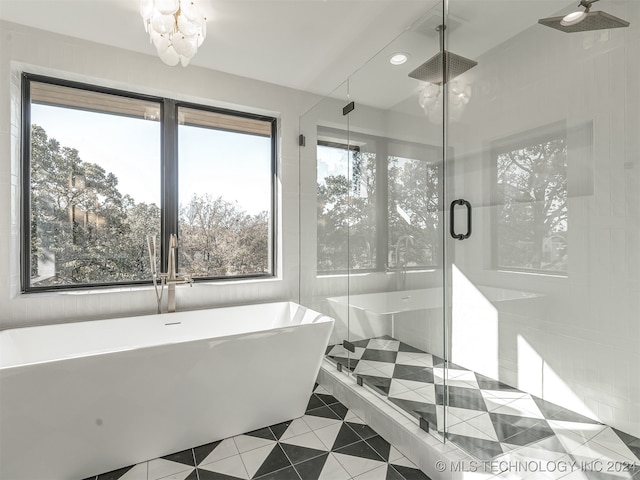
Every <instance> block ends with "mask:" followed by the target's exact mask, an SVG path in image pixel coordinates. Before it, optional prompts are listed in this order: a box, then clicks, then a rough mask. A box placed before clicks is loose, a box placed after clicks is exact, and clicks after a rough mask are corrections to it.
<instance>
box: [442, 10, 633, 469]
mask: <svg viewBox="0 0 640 480" xmlns="http://www.w3.org/2000/svg"><path fill="white" fill-rule="evenodd" d="M448 3H449V15H448V28H447V36H446V48H447V49H448V50H449V51H450V52H454V53H455V54H458V55H461V56H463V57H465V58H469V59H472V60H473V61H475V62H477V65H475V66H472V67H471V68H469V69H468V70H466V71H463V72H456V73H458V75H457V76H455V77H454V76H453V75H452V76H451V77H450V78H449V82H448V84H447V90H448V94H447V96H446V98H447V100H448V104H447V110H448V111H447V114H446V120H447V121H446V124H445V125H446V131H445V136H446V145H447V152H449V153H448V158H447V170H448V172H447V178H446V181H447V188H446V190H447V197H446V203H447V208H448V209H449V212H448V214H447V223H448V225H447V227H446V230H447V234H448V238H447V248H446V250H447V252H446V260H445V269H446V271H447V282H446V288H447V289H450V290H449V291H450V294H449V296H448V305H449V308H448V309H447V335H448V344H447V349H448V353H449V355H448V358H449V360H450V362H451V363H449V365H448V369H447V394H448V395H447V428H446V438H447V440H448V441H451V442H453V443H455V444H456V445H458V446H460V447H461V448H463V449H464V450H465V451H467V452H468V453H470V454H471V455H472V456H473V457H474V458H476V459H478V460H493V459H497V458H500V459H503V458H510V459H517V460H521V459H532V460H539V461H541V460H543V459H553V460H554V461H561V460H563V459H567V458H569V457H568V455H569V454H571V455H572V456H573V457H572V458H574V459H575V460H576V461H579V462H581V461H584V462H593V461H601V462H603V465H606V462H607V461H610V462H625V461H626V462H635V463H640V459H639V458H638V453H639V452H638V449H637V445H638V444H639V443H638V442H640V440H638V438H637V437H639V436H640V419H639V418H638V413H637V412H638V411H639V406H640V393H639V389H638V387H637V384H638V382H637V378H639V377H638V375H639V373H638V365H640V363H639V360H640V358H639V357H638V350H637V344H638V341H639V340H640V326H639V324H640V322H638V318H639V312H640V304H639V301H638V297H639V295H638V292H640V288H639V287H640V283H639V280H640V276H639V273H638V272H639V271H640V209H638V201H639V200H640V163H639V159H640V143H639V140H638V132H640V116H639V114H638V112H640V95H639V93H638V79H639V78H640V67H639V59H640V4H639V3H638V2H636V1H635V0H628V1H625V0H620V1H613V0H611V1H603V2H600V3H598V4H597V6H598V9H597V10H606V11H607V13H609V14H610V15H614V16H616V17H619V18H621V19H626V20H627V21H630V22H631V25H630V26H628V27H624V26H619V28H607V29H599V30H592V29H587V30H586V31H578V32H575V33H566V32H562V31H559V30H557V29H554V28H549V27H548V26H545V25H543V24H540V23H538V20H539V19H544V18H548V17H555V16H560V17H562V16H563V15H565V14H567V13H569V12H571V11H572V10H575V9H576V8H575V3H576V2H568V1H566V2H565V1H560V2H558V1H554V2H506V1H503V2H495V1H488V0H486V1H485V0H477V1H474V2H468V1H462V0H450V1H449V2H448ZM595 7H596V6H595V5H594V7H593V9H592V10H596V8H595ZM470 18H473V19H474V21H473V22H469V21H468V19H470ZM558 23H559V21H558ZM452 73H453V72H452ZM612 360H613V362H614V364H612V363H611V361H612ZM614 365H615V366H614ZM618 368H620V370H618ZM630 378H635V379H636V380H633V381H630ZM611 427H613V428H611ZM550 452H551V453H550ZM495 473H498V472H495ZM624 478H627V477H624Z"/></svg>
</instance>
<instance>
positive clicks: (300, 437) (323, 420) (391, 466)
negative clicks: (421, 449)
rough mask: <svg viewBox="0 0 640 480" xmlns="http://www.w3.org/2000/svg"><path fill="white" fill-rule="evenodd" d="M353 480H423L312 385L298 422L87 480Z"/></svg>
mask: <svg viewBox="0 0 640 480" xmlns="http://www.w3.org/2000/svg"><path fill="white" fill-rule="evenodd" d="M398 343H399V342H395V344H394V343H393V341H391V342H389V341H384V342H377V343H376V344H375V345H376V350H378V351H380V352H385V353H386V352H391V351H392V350H390V349H393V348H396V350H397V347H398V345H397V344H398ZM380 380H385V379H380ZM434 408H435V407H434ZM356 478H358V479H365V478H367V479H374V478H375V479H384V480H414V479H415V480H429V477H427V476H426V475H425V474H424V473H422V472H421V471H420V470H419V469H418V468H417V467H416V466H415V465H413V464H412V463H411V462H410V461H409V459H407V458H406V457H405V456H404V455H402V454H401V453H400V452H399V451H398V450H397V449H396V448H395V447H394V446H393V445H391V444H390V443H389V442H387V441H386V440H385V439H384V438H382V437H381V436H380V435H378V433H377V432H376V431H375V430H373V429H372V428H371V427H369V426H368V425H367V424H366V423H365V422H364V421H363V420H362V419H361V418H360V417H358V416H357V415H356V414H355V413H354V412H353V411H350V410H349V409H348V408H347V407H346V406H345V405H343V404H342V403H340V402H339V401H338V400H337V399H336V398H335V397H333V396H332V395H330V394H329V393H328V392H327V391H326V390H325V389H324V388H322V387H321V386H318V385H316V387H315V388H314V392H313V393H312V394H311V397H310V399H309V404H308V406H307V411H306V412H305V415H304V416H303V417H301V418H297V419H292V420H290V421H287V422H283V423H279V424H276V425H271V426H270V427H267V428H262V429H259V430H255V431H253V432H247V433H244V434H242V435H237V436H235V437H232V438H227V439H224V440H219V441H217V442H212V443H209V444H206V445H200V446H195V447H194V448H192V449H188V450H184V451H181V452H176V453H174V454H171V455H166V456H164V457H162V458H157V459H153V460H149V461H147V462H142V463H139V464H137V465H131V466H128V467H124V468H121V469H118V470H115V471H112V472H107V473H103V474H100V475H97V476H95V477H90V479H92V480H170V479H172V480H234V479H243V480H253V479H256V480H257V479H260V480H352V479H356ZM86 480H89V479H86Z"/></svg>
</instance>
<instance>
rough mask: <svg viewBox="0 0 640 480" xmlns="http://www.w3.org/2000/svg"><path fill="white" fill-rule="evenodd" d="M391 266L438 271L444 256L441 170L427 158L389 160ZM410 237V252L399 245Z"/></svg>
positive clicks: (395, 158)
mask: <svg viewBox="0 0 640 480" xmlns="http://www.w3.org/2000/svg"><path fill="white" fill-rule="evenodd" d="M387 165H388V173H389V175H388V178H389V202H388V210H389V213H388V219H389V235H388V238H389V241H388V246H389V265H390V266H395V265H397V262H399V261H402V262H403V264H404V265H406V266H407V267H409V268H411V267H435V266H437V265H438V264H439V261H438V259H439V258H440V255H441V250H440V248H439V245H440V244H441V233H439V232H438V228H439V225H440V213H439V209H440V202H439V199H440V190H441V189H442V184H441V182H440V168H439V164H438V163H436V162H435V161H428V160H427V159H425V158H420V159H416V158H404V157H400V156H389V157H388V162H387ZM403 237H408V238H409V239H410V240H409V242H410V243H409V245H408V250H406V251H405V249H403V250H398V252H399V253H398V255H399V256H400V255H404V258H395V252H396V248H395V247H396V245H397V244H398V242H400V241H401V239H402V238H403Z"/></svg>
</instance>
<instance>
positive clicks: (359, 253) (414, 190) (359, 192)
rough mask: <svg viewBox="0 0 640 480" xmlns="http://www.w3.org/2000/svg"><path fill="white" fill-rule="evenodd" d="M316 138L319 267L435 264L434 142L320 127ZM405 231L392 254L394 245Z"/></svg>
mask: <svg viewBox="0 0 640 480" xmlns="http://www.w3.org/2000/svg"><path fill="white" fill-rule="evenodd" d="M318 136H319V138H321V140H319V141H318V145H317V208H318V211H317V219H318V230H317V232H318V233H317V259H318V260H317V269H318V273H320V274H333V273H341V272H346V271H347V270H351V271H361V272H367V271H384V270H386V269H387V268H393V267H395V266H396V264H397V262H398V261H402V263H403V264H404V265H406V266H407V267H408V268H414V269H421V268H428V267H434V266H437V265H438V258H439V255H440V249H439V247H438V246H439V245H440V243H441V242H440V238H439V235H438V233H437V229H438V228H439V227H438V225H439V198H440V193H439V192H440V189H441V188H442V182H441V180H440V168H439V161H440V160H441V154H440V153H439V150H438V149H437V148H435V147H430V146H427V145H419V144H414V143H411V142H399V141H397V140H391V139H387V138H383V137H375V136H371V135H364V134H358V133H353V132H350V133H349V144H347V142H346V141H344V140H342V141H340V140H338V139H344V137H345V133H344V132H340V131H339V130H335V129H330V128H321V129H319V132H318ZM403 237H404V238H406V237H410V238H411V240H410V241H409V245H408V248H405V247H404V245H403V248H402V249H401V255H402V258H401V259H395V252H396V248H395V247H396V245H397V243H398V242H399V241H400V240H401V238H403Z"/></svg>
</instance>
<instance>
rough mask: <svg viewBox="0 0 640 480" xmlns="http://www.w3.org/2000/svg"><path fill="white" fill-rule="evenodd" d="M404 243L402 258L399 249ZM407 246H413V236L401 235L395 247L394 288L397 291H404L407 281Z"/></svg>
mask: <svg viewBox="0 0 640 480" xmlns="http://www.w3.org/2000/svg"><path fill="white" fill-rule="evenodd" d="M403 243H404V256H403V255H401V254H400V247H401V246H402V244H403ZM409 244H411V245H412V246H413V236H411V235H402V236H401V237H400V238H399V239H398V241H397V242H396V246H395V262H396V268H395V270H396V287H397V289H398V290H404V288H405V284H406V280H407V252H408V251H409Z"/></svg>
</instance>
